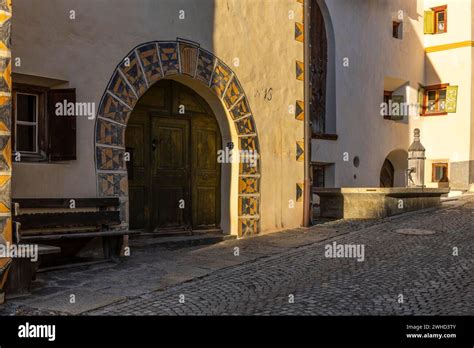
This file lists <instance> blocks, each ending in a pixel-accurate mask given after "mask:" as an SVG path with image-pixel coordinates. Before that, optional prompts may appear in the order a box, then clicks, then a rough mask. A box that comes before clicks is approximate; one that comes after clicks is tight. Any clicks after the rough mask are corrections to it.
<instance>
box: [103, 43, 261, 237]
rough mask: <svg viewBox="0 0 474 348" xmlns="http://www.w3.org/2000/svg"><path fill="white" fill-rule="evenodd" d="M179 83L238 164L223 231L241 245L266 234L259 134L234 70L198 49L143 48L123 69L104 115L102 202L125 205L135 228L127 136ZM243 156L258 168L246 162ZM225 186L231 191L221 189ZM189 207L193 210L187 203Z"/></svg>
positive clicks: (224, 203)
mask: <svg viewBox="0 0 474 348" xmlns="http://www.w3.org/2000/svg"><path fill="white" fill-rule="evenodd" d="M168 79H170V80H175V81H178V82H180V83H184V84H185V85H186V86H189V87H191V88H192V89H193V90H194V91H195V92H196V93H198V94H199V95H200V96H202V97H203V98H204V99H205V100H206V102H207V103H208V106H210V107H211V109H212V110H213V111H214V115H215V116H217V122H218V124H219V126H220V131H221V134H222V136H223V143H224V144H225V146H226V148H228V149H234V151H238V153H239V155H237V156H233V159H235V158H237V161H231V165H229V166H226V165H224V166H222V175H221V179H222V182H221V186H222V190H221V208H222V210H221V223H220V225H221V228H222V230H223V232H224V233H230V234H234V235H238V236H240V237H242V236H246V235H253V234H256V233H258V232H259V229H260V220H261V217H260V179H261V174H260V171H261V158H260V155H259V154H260V145H259V139H258V132H257V127H256V124H255V120H254V117H253V113H252V110H251V108H250V104H249V102H248V100H247V97H246V95H245V92H244V90H243V88H242V86H241V84H240V82H239V80H238V78H237V76H236V74H235V73H234V72H233V71H232V69H231V68H230V67H229V66H227V65H226V64H225V63H224V62H223V61H222V60H220V59H218V58H217V57H216V56H214V55H213V54H212V53H211V52H209V51H207V50H205V49H202V48H201V47H200V46H199V44H197V43H194V42H191V41H187V40H186V41H183V40H176V41H152V42H147V43H143V44H140V45H138V46H136V47H135V48H134V49H133V50H132V51H130V52H129V53H128V54H127V55H126V57H125V58H124V59H123V60H122V61H121V62H120V63H119V64H118V65H117V67H116V69H115V71H114V72H113V74H112V77H111V79H110V81H109V83H108V85H107V88H106V91H105V92H104V94H103V96H102V99H101V101H100V104H99V108H98V117H97V121H96V126H95V140H96V141H95V142H96V149H95V160H96V174H97V192H98V196H99V197H118V198H119V199H120V212H121V214H120V216H121V220H122V224H121V225H120V226H119V227H118V228H121V229H128V228H129V220H130V214H129V192H128V174H127V171H126V168H125V162H124V160H123V158H124V155H126V151H125V150H126V144H125V133H126V128H127V126H128V125H127V124H128V119H129V116H130V114H131V113H132V111H133V110H134V108H135V105H136V104H137V102H138V101H139V100H140V99H141V97H142V96H143V95H144V93H146V92H147V91H148V90H149V89H150V88H151V87H152V86H153V85H154V84H155V83H157V81H160V80H168ZM240 152H245V153H252V154H253V158H254V159H255V160H252V161H251V162H249V161H241V160H240V159H242V158H241V156H240ZM222 183H225V186H224V185H222ZM188 203H189V202H188Z"/></svg>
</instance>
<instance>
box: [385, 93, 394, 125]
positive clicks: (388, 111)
mask: <svg viewBox="0 0 474 348" xmlns="http://www.w3.org/2000/svg"><path fill="white" fill-rule="evenodd" d="M392 98H393V92H392V91H385V90H384V91H383V102H384V103H387V115H383V118H384V119H386V120H391V119H392V115H391V112H390V111H391V110H390V109H388V106H389V105H390V104H389V102H390V100H393V99H392Z"/></svg>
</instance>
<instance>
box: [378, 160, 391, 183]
mask: <svg viewBox="0 0 474 348" xmlns="http://www.w3.org/2000/svg"><path fill="white" fill-rule="evenodd" d="M394 177H395V168H394V167H393V164H392V162H390V160H389V159H385V161H384V162H383V165H382V169H381V170H380V187H393V184H394Z"/></svg>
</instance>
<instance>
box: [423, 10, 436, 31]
mask: <svg viewBox="0 0 474 348" xmlns="http://www.w3.org/2000/svg"><path fill="white" fill-rule="evenodd" d="M434 16H435V13H434V11H432V10H428V11H425V16H424V19H425V26H424V28H425V34H434V32H435V17H434Z"/></svg>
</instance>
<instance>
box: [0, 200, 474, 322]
mask: <svg viewBox="0 0 474 348" xmlns="http://www.w3.org/2000/svg"><path fill="white" fill-rule="evenodd" d="M473 212H474V196H468V197H464V198H462V199H461V200H458V201H454V202H446V203H444V204H443V206H442V207H441V208H435V209H429V210H425V211H420V212H414V213H409V214H405V215H400V216H396V217H392V218H387V219H383V220H376V221H335V222H329V223H325V224H322V225H319V226H316V227H313V228H310V229H297V230H288V231H283V232H279V233H272V234H268V235H263V236H259V237H254V238H248V239H242V240H227V241H223V242H220V243H218V244H214V245H208V246H193V247H187V248H184V249H183V248H179V249H174V248H171V249H170V248H166V247H163V246H156V245H155V246H154V245H150V244H149V242H148V241H141V242H140V241H138V242H139V243H135V246H134V244H132V256H131V257H130V258H129V259H127V260H125V261H124V262H121V263H119V264H114V263H105V264H101V265H95V266H91V267H83V268H77V269H65V270H57V271H50V272H46V273H41V274H39V275H38V279H37V281H36V283H35V288H34V289H33V290H32V294H30V295H28V296H25V297H20V298H14V299H11V300H9V301H7V304H6V305H5V306H3V308H0V314H1V315H15V314H26V315H30V314H31V315H37V314H43V315H50V314H66V315H78V314H79V315H84V314H85V315H389V314H398V315H413V314H415V315H473V314H474V243H473V240H474V228H473V223H474V218H473V217H474V215H473ZM399 229H415V231H414V232H415V233H423V232H425V233H426V232H427V233H430V234H424V235H423V234H422V235H413V234H402V233H398V232H396V230H399ZM405 232H406V231H405ZM408 232H409V231H408ZM334 242H335V243H336V244H337V245H363V246H364V248H365V249H364V251H365V253H364V260H363V261H358V260H357V259H356V258H328V257H326V256H325V251H326V249H325V248H326V246H327V245H333V243H334ZM140 244H141V246H140ZM236 247H238V250H239V255H238V256H236V255H235V250H236V249H235V248H236ZM455 248H457V249H455ZM455 250H457V253H458V255H457V256H455V255H453V253H455ZM71 294H74V296H75V299H76V302H75V303H74V304H71V303H70V296H71Z"/></svg>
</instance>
